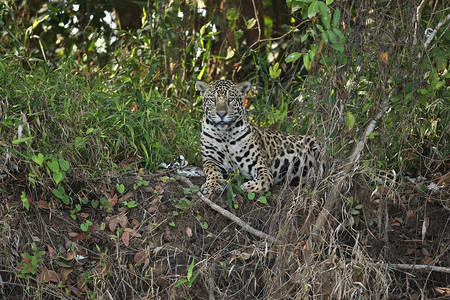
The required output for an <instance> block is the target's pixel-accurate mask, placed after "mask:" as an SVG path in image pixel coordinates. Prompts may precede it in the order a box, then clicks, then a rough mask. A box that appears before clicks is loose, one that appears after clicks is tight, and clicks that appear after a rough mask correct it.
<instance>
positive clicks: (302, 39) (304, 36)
mask: <svg viewBox="0 0 450 300" xmlns="http://www.w3.org/2000/svg"><path fill="white" fill-rule="evenodd" d="M307 38H308V33H305V34H304V35H302V37H301V38H300V42H302V43H303V42H305V41H306V39H307Z"/></svg>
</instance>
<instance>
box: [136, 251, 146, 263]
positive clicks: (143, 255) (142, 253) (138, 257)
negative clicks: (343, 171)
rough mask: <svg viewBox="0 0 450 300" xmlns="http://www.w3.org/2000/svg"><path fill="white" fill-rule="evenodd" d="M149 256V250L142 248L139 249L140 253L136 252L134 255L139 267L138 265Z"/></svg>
mask: <svg viewBox="0 0 450 300" xmlns="http://www.w3.org/2000/svg"><path fill="white" fill-rule="evenodd" d="M147 256H148V251H147V250H142V251H139V252H138V253H136V254H135V255H134V262H135V263H136V264H135V266H136V267H137V266H139V265H141V264H142V263H143V262H144V261H145V259H146V258H147Z"/></svg>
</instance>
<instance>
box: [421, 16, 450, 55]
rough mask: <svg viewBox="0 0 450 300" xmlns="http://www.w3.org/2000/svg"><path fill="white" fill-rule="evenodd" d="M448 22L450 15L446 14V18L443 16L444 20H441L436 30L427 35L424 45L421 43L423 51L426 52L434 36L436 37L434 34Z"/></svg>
mask: <svg viewBox="0 0 450 300" xmlns="http://www.w3.org/2000/svg"><path fill="white" fill-rule="evenodd" d="M449 20H450V14H448V15H447V16H445V18H443V19H442V20H441V21H440V22H439V23H438V24H437V26H436V28H434V29H433V31H432V32H431V33H430V34H429V35H428V38H427V39H426V41H425V43H423V49H424V50H427V48H428V45H429V44H430V43H431V41H432V40H433V38H434V36H435V35H436V33H437V32H438V31H439V29H440V28H441V27H442V26H443V25H444V24H445V23H447V22H448V21H449Z"/></svg>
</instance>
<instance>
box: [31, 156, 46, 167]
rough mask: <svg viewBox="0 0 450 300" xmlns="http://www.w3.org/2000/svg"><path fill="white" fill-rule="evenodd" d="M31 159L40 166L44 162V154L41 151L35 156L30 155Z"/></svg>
mask: <svg viewBox="0 0 450 300" xmlns="http://www.w3.org/2000/svg"><path fill="white" fill-rule="evenodd" d="M31 159H32V160H33V161H34V162H35V163H37V164H38V165H39V166H41V167H42V164H43V163H44V155H43V154H42V153H38V155H37V156H36V155H33V156H32V157H31Z"/></svg>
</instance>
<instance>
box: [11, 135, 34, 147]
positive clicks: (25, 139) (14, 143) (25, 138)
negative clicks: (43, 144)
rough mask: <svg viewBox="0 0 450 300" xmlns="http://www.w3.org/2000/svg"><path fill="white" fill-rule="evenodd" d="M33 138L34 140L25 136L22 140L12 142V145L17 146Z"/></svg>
mask: <svg viewBox="0 0 450 300" xmlns="http://www.w3.org/2000/svg"><path fill="white" fill-rule="evenodd" d="M33 138H34V137H33V136H26V137H23V138H20V139H17V140H14V141H12V144H13V145H17V144H20V143H23V142H26V141H29V140H32V139H33Z"/></svg>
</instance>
